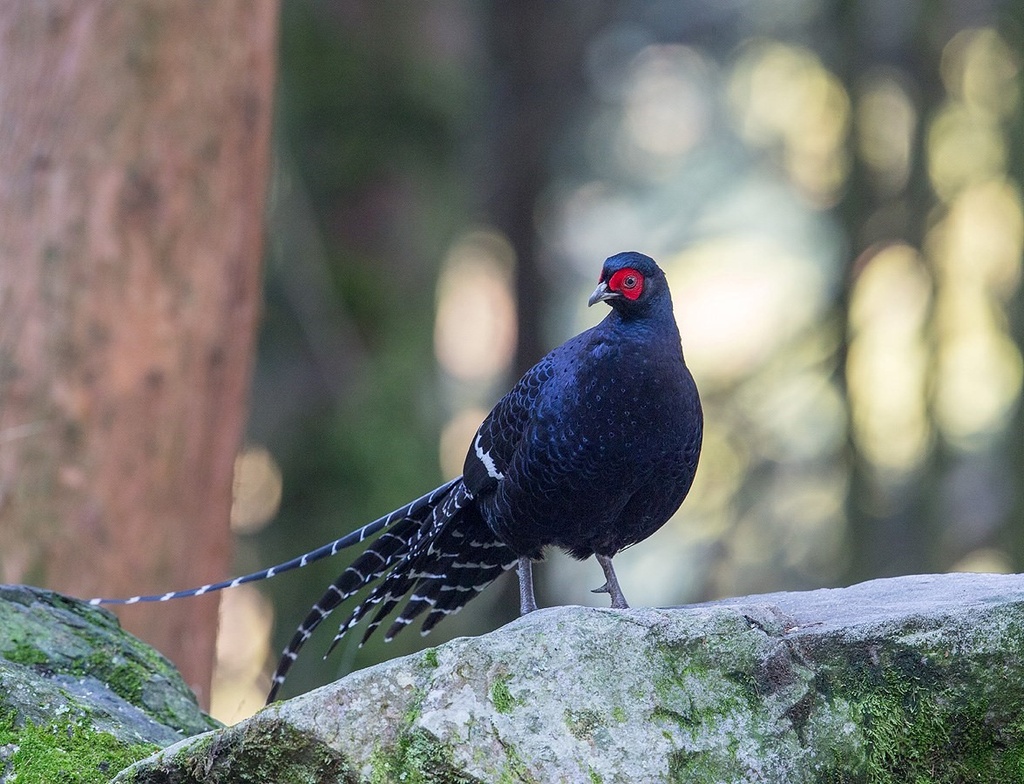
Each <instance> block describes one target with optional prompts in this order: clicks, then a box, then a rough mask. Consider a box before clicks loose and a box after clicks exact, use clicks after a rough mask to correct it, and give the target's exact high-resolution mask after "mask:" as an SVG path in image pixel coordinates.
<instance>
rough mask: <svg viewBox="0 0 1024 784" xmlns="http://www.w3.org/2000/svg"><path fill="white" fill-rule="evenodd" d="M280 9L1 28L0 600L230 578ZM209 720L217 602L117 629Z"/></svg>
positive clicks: (77, 5) (141, 12)
mask: <svg viewBox="0 0 1024 784" xmlns="http://www.w3.org/2000/svg"><path fill="white" fill-rule="evenodd" d="M277 11H278V9H277V4H276V2H272V1H270V0H268V1H266V2H256V3H250V2H242V0H219V2H216V3H188V4H185V3H166V2H164V0H134V2H131V3H120V2H116V1H114V0H110V1H109V2H99V1H92V0H89V1H87V0H64V1H63V2H58V1H57V0H53V1H52V2H32V3H13V4H9V5H7V6H5V7H4V9H3V10H2V11H0V580H2V581H8V582H32V583H36V584H39V585H43V586H48V587H52V588H55V589H58V590H61V591H64V592H67V593H70V594H74V595H77V596H82V597H89V596H97V595H104V596H111V595H113V596H123V595H134V594H137V593H145V592H162V591H165V590H169V589H171V588H182V587H187V586H191V585H193V584H203V583H205V582H209V581H211V580H213V579H216V578H220V577H222V576H224V575H225V574H226V572H227V570H228V566H229V549H230V540H229V529H228V513H229V508H230V504H231V493H232V467H233V461H234V457H235V453H236V451H237V449H238V447H239V442H240V439H241V436H242V433H243V425H244V420H245V401H246V389H247V385H248V380H249V375H250V369H251V365H252V361H253V348H254V346H253V344H254V340H253V337H254V330H255V324H256V320H257V315H258V311H259V301H260V257H261V245H262V231H261V226H262V217H263V206H264V193H265V183H266V179H267V169H268V159H269V137H270V126H271V99H272V90H273V85H274V65H275V52H276V33H277ZM122 619H123V621H124V622H125V625H126V627H127V628H128V629H130V630H131V631H133V632H134V633H135V634H137V635H139V636H140V637H142V638H144V639H146V640H147V641H149V642H151V643H152V644H154V645H155V646H156V647H157V648H159V649H160V650H161V651H163V652H164V653H166V654H167V655H168V656H169V657H170V658H171V659H172V660H173V661H174V662H175V663H176V664H177V665H178V666H179V667H180V668H181V670H182V672H183V674H184V675H185V677H186V679H187V681H188V683H189V684H190V685H191V686H192V687H193V688H194V689H195V690H196V691H197V693H198V694H199V695H200V698H201V700H202V701H203V702H204V703H206V702H208V699H209V684H210V674H211V668H212V663H213V649H214V642H215V636H216V626H217V599H216V598H215V597H204V598H203V599H198V600H186V601H183V602H180V603H172V604H169V605H160V606H157V605H140V606H136V607H132V608H127V610H126V611H125V612H124V613H123V615H122Z"/></svg>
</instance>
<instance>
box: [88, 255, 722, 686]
mask: <svg viewBox="0 0 1024 784" xmlns="http://www.w3.org/2000/svg"><path fill="white" fill-rule="evenodd" d="M598 302H605V303H607V304H608V305H610V306H611V310H610V312H609V313H608V314H607V316H606V317H605V318H604V320H602V321H601V322H600V323H599V324H598V325H597V326H595V327H593V328H591V329H588V330H586V331H585V332H582V333H580V334H579V335H577V336H576V337H574V338H571V339H570V340H568V341H566V342H565V343H563V344H562V345H561V346H559V347H558V348H556V349H554V350H553V351H551V352H550V353H549V354H548V355H547V356H545V357H544V358H543V359H541V360H540V362H538V363H537V364H536V365H534V366H533V367H532V368H531V369H530V370H529V371H527V372H526V374H525V375H524V376H523V377H522V378H521V379H520V380H519V382H518V383H517V384H516V385H515V386H514V387H513V388H512V389H511V390H510V391H509V392H508V393H507V394H506V395H505V396H504V397H503V398H501V400H499V401H498V403H497V404H496V405H495V406H494V408H493V409H492V411H491V412H490V414H488V415H487V418H486V419H484V421H483V423H482V424H481V425H480V428H479V429H478V430H477V432H476V435H475V436H474V438H473V441H472V443H471V444H470V447H469V450H468V453H467V455H466V461H465V465H464V467H463V473H462V476H460V477H456V478H455V479H452V480H450V481H448V482H445V483H444V484H442V485H441V486H440V487H438V488H436V489H434V490H432V491H431V492H429V493H427V494H426V495H424V496H422V497H420V498H418V499H416V500H415V501H412V502H410V503H408V504H406V505H405V506H403V507H401V508H399V509H396V510H395V511H393V512H391V513H389V514H387V515H385V516H384V517H381V518H379V519H378V520H375V521H374V522H372V523H369V524H368V525H365V526H363V527H362V528H360V529H358V530H356V531H354V532H352V533H350V534H348V535H346V536H344V537H341V538H340V539H337V540H335V541H334V542H330V543H328V544H326V545H323V546H322V547H320V548H317V549H316V550H313V551H312V552H309V553H306V554H304V555H301V556H299V557H297V558H293V559H292V560H290V561H287V562H285V563H282V564H279V565H277V566H274V567H271V568H269V569H265V570H263V571H261V572H255V573H253V574H249V575H245V576H243V577H237V578H235V579H233V580H228V581H224V582H221V583H213V584H210V585H206V586H202V587H201V588H194V589H190V590H187V591H173V592H170V593H167V594H162V595H155V596H136V597H133V598H131V599H92V600H90V601H91V602H92V603H93V604H132V603H135V602H142V601H167V600H170V599H176V598H182V597H186V596H196V595H201V594H204V593H207V592H209V591H215V590H220V589H222V588H228V587H232V586H235V585H240V584H242V583H246V582H252V581H255V580H261V579H265V578H268V577H273V576H275V575H277V574H280V573H282V572H285V571H289V570H291V569H296V568H300V567H302V566H305V565H307V564H309V563H312V562H313V561H316V560H319V559H321V558H325V557H328V556H331V555H334V554H335V553H337V552H339V551H340V550H342V549H344V548H346V547H349V546H351V545H354V544H356V543H358V542H362V541H365V540H367V539H368V538H370V537H374V536H376V538H375V539H374V540H373V541H372V542H371V544H370V545H369V546H368V548H367V549H366V550H365V551H364V552H363V554H362V555H360V556H359V557H358V558H357V559H356V560H355V561H354V562H353V563H352V564H350V565H349V566H348V567H346V568H345V570H344V571H343V572H342V573H341V574H340V575H339V576H338V578H337V579H336V580H335V581H334V582H333V583H332V584H331V585H330V586H329V587H328V588H327V591H326V592H325V593H324V595H323V596H322V597H321V598H320V599H319V600H318V601H317V602H316V603H315V604H314V605H313V607H312V609H311V610H310V611H309V613H308V615H307V616H306V617H305V619H304V620H303V621H302V623H301V624H300V625H299V627H298V628H297V629H296V631H295V634H294V635H293V637H292V638H291V641H290V642H289V643H288V645H287V647H286V648H285V650H284V651H283V653H282V655H281V659H280V662H279V664H278V667H277V670H276V672H275V673H274V676H273V684H272V687H271V690H270V693H269V694H268V696H267V702H268V703H269V702H272V701H273V700H274V699H275V698H276V696H277V693H278V691H279V689H280V688H281V686H282V684H283V683H284V680H285V677H286V675H287V673H288V670H289V669H290V667H291V665H292V664H293V663H294V662H295V660H296V659H297V657H298V654H299V651H300V650H301V648H302V647H303V645H304V644H305V643H306V641H307V640H308V639H309V638H310V636H311V635H312V634H313V632H314V630H315V629H316V628H317V627H318V626H319V625H320V624H321V623H322V622H323V621H324V620H326V618H327V617H328V616H329V615H330V613H331V612H332V611H333V610H334V609H336V608H337V607H338V606H339V605H340V604H341V603H342V602H344V601H345V600H346V599H349V598H350V597H352V596H353V595H354V594H355V593H357V592H358V591H360V590H361V589H363V588H366V587H368V586H371V585H373V587H372V588H371V589H370V592H369V594H368V595H367V596H366V598H364V599H363V600H362V601H361V602H360V603H359V604H357V605H356V606H355V608H354V609H352V610H351V612H350V614H349V616H348V618H347V619H346V620H345V621H344V622H343V623H342V624H341V625H340V627H339V628H338V632H337V634H336V635H335V636H334V640H333V641H332V643H331V645H330V646H329V648H328V651H327V654H330V652H331V650H333V649H334V647H335V646H336V645H337V644H338V643H339V642H340V641H341V639H342V638H343V637H344V636H345V634H346V633H347V632H348V631H349V630H351V629H352V628H353V627H354V626H356V625H357V624H358V623H359V622H360V621H361V620H363V619H364V618H365V617H367V616H368V615H371V614H372V618H371V620H370V622H369V624H368V625H367V628H366V631H365V632H364V634H363V637H362V641H361V643H360V644H362V643H364V642H366V640H367V639H368V638H369V637H370V635H372V634H373V633H374V631H375V630H376V629H377V627H378V626H380V625H381V623H382V622H383V621H384V620H385V619H387V618H388V617H389V616H390V615H391V613H392V612H393V611H394V609H395V608H396V607H397V606H398V605H399V604H400V603H401V602H403V601H404V602H405V605H404V607H403V608H402V609H401V611H400V612H399V613H398V615H397V617H396V618H395V619H394V620H393V621H392V622H391V624H390V626H389V628H388V629H387V630H386V632H385V635H384V639H385V640H387V641H390V640H391V639H392V638H393V637H394V636H395V635H396V634H398V633H399V632H400V631H402V629H404V628H405V627H406V626H408V625H409V624H411V623H412V622H413V621H414V620H415V619H416V618H418V617H420V616H421V615H423V614H424V613H425V614H426V617H425V619H424V621H423V624H422V627H421V629H422V633H423V634H426V633H427V632H429V631H430V630H431V629H432V628H433V627H434V626H435V625H436V624H437V623H438V622H440V621H441V620H442V619H444V618H445V617H447V616H448V615H451V614H452V613H455V612H457V611H458V610H460V609H461V608H462V607H463V606H465V604H466V603H467V602H469V601H470V600H471V599H473V598H474V597H475V596H477V595H478V594H479V593H480V592H481V591H483V590H484V589H485V588H486V587H487V586H488V585H490V584H491V583H492V582H493V581H494V580H495V579H496V578H498V577H499V576H500V575H501V574H502V573H503V572H505V571H508V570H511V569H512V568H515V569H516V570H517V573H518V577H519V594H520V610H521V612H522V613H524V614H525V613H528V612H530V611H532V610H535V609H537V602H536V599H535V596H534V588H533V573H532V564H533V562H534V561H537V560H540V559H541V558H542V557H543V553H544V549H545V548H546V547H549V546H554V547H559V548H562V549H563V550H566V551H567V552H568V553H569V554H570V555H572V556H573V557H575V558H578V559H585V558H588V557H590V556H592V555H593V556H594V557H595V558H596V559H597V562H598V563H599V564H600V566H601V569H602V570H603V572H604V577H605V582H604V585H602V586H601V587H600V588H597V589H595V592H597V593H608V594H609V595H610V598H611V606H612V607H615V608H625V607H628V604H627V602H626V598H625V596H624V595H623V592H622V589H621V587H620V586H619V582H618V579H617V577H616V574H615V570H614V568H613V567H612V558H613V557H614V556H615V555H616V554H617V553H618V552H620V551H621V550H623V549H624V548H626V547H629V546H630V545H633V544H636V543H637V542H640V541H642V540H643V539H646V538H647V537H648V536H650V535H651V534H653V533H654V532H655V531H657V530H658V529H659V528H660V527H661V526H662V525H664V524H665V522H666V521H667V520H668V519H669V517H671V516H672V514H673V513H675V511H676V510H677V509H678V508H679V507H680V505H681V504H682V502H683V499H684V498H685V497H686V495H687V493H688V492H689V490H690V486H691V484H692V483H693V478H694V475H695V473H696V470H697V462H698V458H699V456H700V448H701V438H702V434H703V414H702V411H701V405H700V398H699V395H698V393H697V387H696V384H695V383H694V380H693V377H692V376H691V375H690V371H689V370H688V369H687V367H686V363H685V361H684V359H683V352H682V348H681V345H680V339H679V330H678V328H677V326H676V322H675V317H674V315H673V311H672V300H671V296H670V294H669V289H668V283H667V281H666V279H665V274H664V272H662V270H661V269H660V268H659V267H658V265H657V264H656V263H655V262H654V260H653V259H651V258H650V257H648V256H645V255H643V254H641V253H636V252H626V253H619V254H617V255H615V256H611V257H610V258H608V259H606V260H605V262H604V265H603V267H602V269H601V276H600V279H599V282H598V286H597V289H596V290H595V291H594V293H593V294H592V295H591V297H590V300H589V302H588V304H589V305H594V304H596V303H598ZM327 654H325V656H326V655H327Z"/></svg>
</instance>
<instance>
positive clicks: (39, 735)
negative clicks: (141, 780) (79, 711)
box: [0, 714, 159, 784]
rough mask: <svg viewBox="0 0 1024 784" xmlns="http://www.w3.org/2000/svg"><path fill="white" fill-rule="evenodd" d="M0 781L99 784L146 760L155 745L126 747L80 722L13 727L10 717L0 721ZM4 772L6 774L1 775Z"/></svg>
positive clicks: (124, 744) (127, 744)
mask: <svg viewBox="0 0 1024 784" xmlns="http://www.w3.org/2000/svg"><path fill="white" fill-rule="evenodd" d="M0 747H6V748H7V749H8V750H9V753H8V754H7V755H6V759H0V779H3V780H7V779H6V778H5V776H7V775H9V776H10V780H11V781H17V782H18V784H54V783H55V782H60V784H93V783H94V782H95V783H96V784H99V783H100V782H108V781H110V779H111V777H112V776H113V775H114V774H116V773H117V772H118V771H120V770H121V769H123V768H125V767H127V766H128V765H130V764H132V763H133V762H135V761H137V760H140V759H142V758H143V757H146V756H149V755H150V754H152V753H153V752H154V751H156V750H157V749H158V748H159V746H157V745H155V744H152V743H134V744H133V743H126V742H124V741H121V740H118V739H117V738H116V737H114V736H113V735H112V734H111V733H109V732H97V731H96V730H95V729H93V727H92V726H91V725H90V724H89V723H88V722H87V721H84V720H72V721H69V720H66V719H65V720H59V721H55V722H52V723H50V724H44V725H36V724H33V723H32V722H24V723H23V724H22V725H21V726H18V725H17V723H16V721H15V718H14V715H13V714H8V715H7V716H6V717H5V718H3V719H0ZM5 769H6V773H5Z"/></svg>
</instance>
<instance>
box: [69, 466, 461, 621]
mask: <svg viewBox="0 0 1024 784" xmlns="http://www.w3.org/2000/svg"><path fill="white" fill-rule="evenodd" d="M460 481H461V477H457V478H455V479H453V480H451V481H450V482H446V483H445V484H443V485H441V486H440V487H438V488H435V489H434V490H431V491H430V492H429V493H427V494H426V495H423V496H420V497H419V498H417V499H416V500H415V501H410V502H409V503H408V504H406V505H405V506H402V507H400V508H398V509H396V510H394V511H393V512H390V513H388V514H386V515H384V516H383V517H380V518H378V519H376V520H374V521H373V522H372V523H367V524H366V525H364V526H363V527H362V528H360V529H358V530H356V531H352V532H351V533H349V534H346V535H345V536H342V537H341V538H339V539H335V540H334V541H333V542H328V543H327V544H325V545H321V546H320V547H318V548H316V549H315V550H311V551H310V552H308V553H304V554H303V555H300V556H297V557H295V558H292V559H291V560H289V561H285V562H284V563H280V564H277V565H276V566H271V567H270V568H268V569H262V570H261V571H258V572H252V573H251V574H246V575H242V576H241V577H235V578H233V579H231V580H224V581H222V582H218V583H209V584H208V585H203V586H200V587H199V588H189V589H186V590H183V591H169V592H168V593H163V594H150V595H144V596H132V597H130V598H127V599H107V598H102V597H97V598H94V599H89V600H88V602H89V604H92V605H100V604H109V605H126V604H138V603H140V602H167V601H170V600H171V599H186V598H188V597H191V596H202V595H204V594H207V593H212V592H213V591H221V590H224V589H226V588H234V587H236V586H238V585H244V584H245V583H251V582H257V581H259V580H266V579H269V578H271V577H276V576H277V575H279V574H283V573H284V572H290V571H292V570H293V569H301V568H302V567H304V566H309V564H311V563H314V562H316V561H320V560H322V559H324V558H330V557H331V556H332V555H337V554H338V553H339V552H341V551H342V550H344V549H346V548H348V547H353V546H354V545H357V544H359V543H360V542H364V541H366V540H367V539H368V538H369V537H371V536H373V535H374V534H376V533H378V532H380V531H382V530H384V529H386V528H388V527H390V526H393V525H394V524H395V523H396V522H399V521H402V520H404V519H407V518H409V517H414V516H416V515H418V514H420V513H421V512H422V511H423V510H424V509H432V508H433V506H434V505H435V504H437V502H438V500H439V499H441V498H443V497H444V496H445V495H446V494H447V493H448V492H449V491H450V490H451V489H452V487H453V486H454V485H455V484H456V483H458V482H460ZM378 541H380V537H378Z"/></svg>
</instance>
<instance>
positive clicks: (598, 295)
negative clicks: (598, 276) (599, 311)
mask: <svg viewBox="0 0 1024 784" xmlns="http://www.w3.org/2000/svg"><path fill="white" fill-rule="evenodd" d="M617 296H619V295H618V294H616V293H615V292H614V291H612V290H611V289H609V288H608V284H607V283H605V282H604V281H603V280H602V281H601V282H600V283H598V284H597V288H596V289H594V293H593V294H591V295H590V299H588V300H587V307H588V308H589V307H590V306H591V305H593V304H595V303H597V302H604V301H605V300H608V299H615V298H616V297H617Z"/></svg>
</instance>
